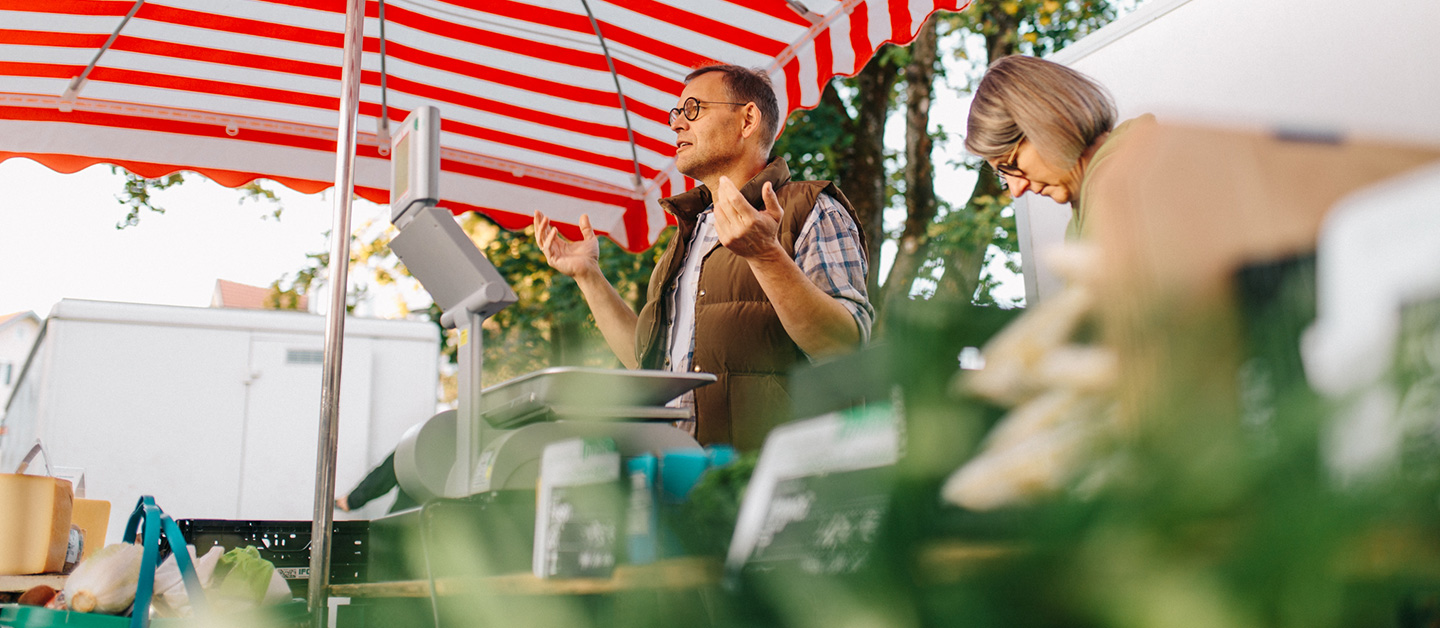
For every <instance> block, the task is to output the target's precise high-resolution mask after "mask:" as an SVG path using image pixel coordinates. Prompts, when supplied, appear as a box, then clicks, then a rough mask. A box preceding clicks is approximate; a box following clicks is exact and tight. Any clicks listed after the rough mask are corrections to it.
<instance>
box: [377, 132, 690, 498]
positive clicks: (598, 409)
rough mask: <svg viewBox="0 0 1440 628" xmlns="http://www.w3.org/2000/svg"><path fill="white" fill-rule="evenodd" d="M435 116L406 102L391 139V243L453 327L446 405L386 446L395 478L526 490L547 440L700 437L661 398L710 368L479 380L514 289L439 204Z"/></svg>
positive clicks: (426, 486) (418, 483) (639, 448)
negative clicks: (451, 401) (485, 337)
mask: <svg viewBox="0 0 1440 628" xmlns="http://www.w3.org/2000/svg"><path fill="white" fill-rule="evenodd" d="M439 146H440V114H439V110H437V109H436V108H435V107H430V106H426V107H420V108H417V109H416V110H415V111H413V112H412V113H411V114H410V116H409V117H408V118H406V119H405V122H404V123H403V124H402V125H401V127H400V129H399V131H398V132H397V133H396V134H395V135H394V136H393V139H392V141H391V147H392V148H391V164H392V169H393V170H392V175H393V176H392V187H391V205H390V206H391V216H390V221H391V222H392V223H394V225H395V226H396V228H398V229H399V230H400V233H399V235H397V236H395V238H394V239H393V240H392V241H391V242H390V248H391V249H392V250H393V251H395V254H396V255H398V256H399V257H400V260H401V262H403V263H404V264H405V266H406V268H408V269H409V270H410V274H411V275H413V276H414V277H415V278H416V279H418V280H419V281H420V283H421V285H423V286H424V287H425V289H426V290H427V291H429V292H430V295H431V296H432V297H433V298H434V300H435V304H436V305H438V306H439V307H440V308H441V310H442V312H443V314H442V315H441V317H440V321H441V324H442V325H444V326H445V327H447V328H458V329H460V330H461V338H462V340H461V346H460V351H459V354H458V362H459V369H460V373H459V393H458V399H457V400H458V404H457V405H458V407H457V409H456V410H453V411H447V412H442V413H440V414H438V415H435V416H434V417H432V418H430V419H429V420H427V421H425V422H423V423H420V424H417V425H415V426H414V427H412V428H411V429H410V430H409V431H407V432H406V433H405V435H404V436H403V437H401V440H400V443H399V445H398V446H397V447H396V450H395V475H396V478H397V479H398V481H399V483H400V486H401V488H402V489H404V490H405V492H406V493H408V494H410V495H411V496H412V497H414V498H415V499H416V501H419V502H421V503H424V502H426V501H429V500H433V499H437V498H464V497H468V496H471V495H476V494H479V493H485V492H489V491H506V490H521V489H523V490H530V491H533V490H534V489H535V482H536V479H537V478H538V475H539V461H540V456H541V453H542V451H543V450H544V448H545V446H546V445H548V444H550V443H553V442H556V441H560V440H566V439H570V438H598V437H608V438H611V439H613V440H614V441H615V443H616V445H617V446H618V448H619V450H620V455H621V456H626V457H629V456H636V455H640V454H643V453H652V452H657V451H667V450H674V449H699V448H700V444H699V443H698V442H696V441H695V439H694V438H692V437H691V436H690V435H689V434H688V433H687V432H685V431H682V430H680V429H677V428H675V427H674V426H673V425H672V424H671V422H673V421H676V420H680V419H688V418H689V417H690V415H689V411H688V410H686V409H684V408H671V407H666V405H665V404H666V403H668V402H669V401H671V400H672V399H674V398H676V397H678V396H680V395H682V394H684V393H685V392H687V391H689V390H691V389H693V388H696V387H698V386H702V385H705V384H708V383H710V382H713V381H715V376H714V375H712V374H709V373H676V372H672V371H648V370H622V369H593V368H573V367H560V368H549V369H544V370H541V371H537V372H534V373H530V374H528V375H523V376H521V377H517V378H515V379H512V380H510V381H507V382H504V383H501V384H498V385H495V386H492V387H490V388H488V389H482V387H481V379H480V373H481V364H482V361H483V357H484V353H483V350H482V342H481V323H482V322H484V320H485V319H486V318H488V317H490V316H492V315H494V314H495V313H496V312H499V311H500V310H502V309H504V308H505V307H506V306H508V305H510V304H512V303H514V302H515V301H516V296H515V292H514V291H513V290H511V289H510V286H509V285H508V284H506V282H505V280H504V278H502V277H501V276H500V273H499V272H497V271H496V270H495V267H494V266H493V265H491V263H490V261H489V260H488V259H486V258H485V255H484V254H483V253H482V252H481V251H480V250H479V249H478V248H476V247H475V244H474V243H473V242H471V241H470V238H469V237H468V236H466V234H465V232H464V231H463V230H462V229H461V228H460V225H459V224H457V223H456V222H455V218H454V216H453V215H451V213H450V212H449V211H446V210H443V209H440V208H438V207H436V203H437V202H438V201H439V198H440V194H439V177H440V152H439Z"/></svg>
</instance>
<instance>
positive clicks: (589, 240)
mask: <svg viewBox="0 0 1440 628" xmlns="http://www.w3.org/2000/svg"><path fill="white" fill-rule="evenodd" d="M580 235H581V236H582V237H581V239H579V240H576V241H571V240H567V239H566V238H565V236H563V235H560V230H559V229H557V228H556V227H555V225H553V224H551V223H550V218H549V217H547V216H545V214H542V213H540V212H538V211H537V212H535V243H536V244H537V245H539V246H540V252H542V253H544V254H545V262H546V263H548V264H550V267H551V268H554V269H555V270H558V271H560V272H561V273H562V274H564V275H565V276H567V277H575V276H576V275H579V274H581V273H585V272H588V271H590V270H599V268H600V241H599V240H597V239H596V238H595V230H594V229H593V228H591V227H590V215H589V214H581V216H580Z"/></svg>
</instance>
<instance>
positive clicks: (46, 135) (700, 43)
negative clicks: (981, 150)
mask: <svg viewBox="0 0 1440 628" xmlns="http://www.w3.org/2000/svg"><path fill="white" fill-rule="evenodd" d="M966 4H968V0H908V1H906V0H888V1H886V0H875V1H871V2H865V1H860V0H842V1H836V0H803V4H802V3H801V2H797V1H795V0H734V1H723V0H620V1H614V2H606V1H603V0H533V1H529V2H521V1H516V0H450V1H442V0H387V1H386V2H385V3H384V6H383V12H384V20H383V27H384V39H383V47H384V56H383V61H384V66H383V67H384V71H383V73H382V55H381V54H380V52H381V48H382V39H381V27H382V21H381V18H380V16H381V11H382V7H381V5H380V3H378V2H375V1H370V2H368V3H367V6H366V14H367V20H366V23H365V35H366V37H365V48H364V49H365V55H364V60H363V70H364V72H363V77H362V81H363V87H362V90H361V104H360V122H359V127H358V128H359V129H360V131H361V132H360V137H359V146H358V149H357V154H356V162H355V182H356V192H357V193H358V194H359V195H360V196H363V197H365V198H367V199H370V200H372V201H375V202H379V203H383V202H386V200H387V198H388V196H389V193H388V187H389V163H388V158H387V157H385V156H382V154H381V152H382V151H381V150H380V146H379V144H380V143H379V142H377V137H378V131H379V124H378V122H379V120H380V119H381V117H382V115H384V116H386V117H388V118H389V119H390V120H395V121H399V120H401V119H403V118H404V116H405V115H406V114H407V113H409V111H410V110H411V109H412V108H414V107H416V106H419V105H423V104H433V105H436V106H437V107H439V109H440V113H441V116H442V117H443V118H444V123H443V131H442V146H443V148H442V153H441V159H442V167H443V170H444V174H443V175H442V179H441V190H442V193H443V196H444V200H443V201H442V203H441V205H442V206H445V207H448V208H449V209H451V210H452V211H455V212H457V213H459V212H463V211H468V210H478V211H481V212H484V213H486V214H488V215H489V216H491V217H492V218H494V219H495V220H496V221H498V222H499V223H500V224H502V225H504V226H507V227H511V228H516V227H520V226H523V225H524V224H528V223H529V221H530V214H531V212H532V211H533V210H535V209H544V210H545V211H546V212H547V213H549V214H551V215H552V216H554V217H555V218H556V220H557V221H559V222H561V223H572V224H573V223H574V222H575V221H577V220H578V219H579V216H580V214H582V213H589V214H590V216H591V219H592V221H593V223H594V225H595V227H596V229H597V230H598V231H601V232H604V233H606V234H608V235H609V236H610V237H611V238H612V239H614V240H615V241H616V242H618V243H619V244H621V245H622V246H624V247H625V248H627V249H629V250H632V251H638V250H643V249H644V248H646V247H648V246H649V245H650V243H652V242H653V241H654V239H655V238H656V236H657V235H658V234H659V233H660V231H661V230H662V229H663V228H664V227H665V225H666V215H665V214H664V212H662V211H661V210H660V208H659V206H658V205H657V204H656V202H655V201H656V200H657V199H659V198H661V197H663V196H667V195H670V194H674V193H677V192H680V191H683V190H684V189H685V188H687V187H689V186H690V185H693V182H690V181H687V180H686V179H685V177H683V176H681V175H680V174H679V173H677V172H676V171H675V169H674V134H673V133H672V132H671V131H670V129H669V127H668V126H667V125H666V117H667V112H668V110H669V109H670V108H671V107H673V106H675V99H676V95H677V94H678V93H679V92H680V90H681V88H682V83H681V81H682V79H683V77H684V76H685V75H686V74H687V73H688V72H689V70H690V69H692V68H694V67H697V66H700V65H704V64H708V63H712V62H716V61H720V62H725V63H735V64H739V65H744V66H749V67H760V68H765V69H767V70H768V71H769V72H770V75H771V77H772V80H773V82H774V84H775V88H776V90H777V92H778V93H779V97H780V103H781V107H782V108H785V109H786V111H789V110H794V109H796V108H801V107H811V106H814V105H815V104H816V103H817V102H818V101H819V99H820V92H821V89H822V88H823V86H824V85H825V83H826V81H828V80H829V79H830V78H831V77H832V76H834V75H837V74H840V75H849V74H853V73H855V72H856V71H858V70H859V69H860V67H861V66H862V65H863V64H864V63H865V62H866V61H867V60H868V59H869V58H870V57H871V55H872V54H873V53H874V51H875V49H876V48H878V47H879V46H880V45H881V44H883V43H886V42H899V43H906V42H909V41H910V40H911V39H913V38H914V36H915V32H916V30H917V29H918V28H919V27H920V25H921V23H922V22H923V21H924V20H925V18H926V17H927V16H929V15H930V14H931V13H932V12H934V11H936V10H940V9H948V10H959V9H961V8H963V7H964V5H966ZM344 28H345V3H344V2H343V0H0V160H4V159H8V158H11V157H28V158H30V159H34V160H36V161H39V162H40V163H43V164H45V165H47V166H49V167H50V168H53V169H55V170H58V171H61V172H73V171H76V170H79V169H81V168H84V167H87V166H90V165H92V164H96V163H109V164H116V165H120V166H123V167H124V168H126V169H127V170H130V171H132V172H134V173H136V174H140V175H143V176H146V177H157V176H160V175H163V174H166V173H170V172H173V171H176V170H181V169H185V170H195V171H198V172H200V173H202V174H204V175H205V176H207V177H209V178H211V179H214V180H216V181H218V182H220V183H222V184H224V185H229V186H237V185H242V184H244V183H246V182H248V181H250V180H253V179H255V178H257V177H265V178H269V179H273V180H276V181H278V182H280V183H282V184H284V185H287V186H289V187H292V188H294V189H296V190H299V191H302V192H317V191H320V190H322V189H325V188H328V187H330V186H331V185H333V183H334V182H333V180H332V177H333V176H334V165H335V156H334V152H335V147H336V130H335V129H336V124H337V119H338V118H337V116H338V114H337V110H338V106H339V94H340V89H341V85H340V64H341V62H342V56H343V55H342V50H343V47H344V44H343V34H344ZM597 34H598V35H597ZM82 75H83V76H84V80H83V81H81V80H76V79H77V77H80V76H82ZM382 86H383V87H382ZM382 96H383V103H384V105H383V106H384V111H385V113H384V114H382Z"/></svg>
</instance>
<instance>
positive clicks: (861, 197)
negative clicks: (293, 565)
mask: <svg viewBox="0 0 1440 628" xmlns="http://www.w3.org/2000/svg"><path fill="white" fill-rule="evenodd" d="M882 50H883V49H882ZM885 56H886V55H884V54H876V55H875V57H874V58H873V59H871V60H870V62H869V63H867V64H865V68H864V69H862V70H861V71H860V73H859V74H857V75H855V83H856V94H855V119H854V126H853V129H854V133H855V135H854V137H855V144H854V146H853V147H852V154H851V158H850V159H848V160H844V161H842V163H841V164H840V168H839V171H840V173H841V181H842V185H843V187H842V188H841V189H842V190H844V192H845V196H846V197H847V198H849V199H850V204H851V205H853V206H854V207H855V213H856V214H857V216H858V218H859V219H860V228H861V229H863V230H864V231H865V238H866V241H867V244H868V246H867V247H866V253H867V254H868V256H869V257H868V259H869V260H870V272H869V276H868V277H867V278H866V281H867V283H868V284H869V285H868V288H869V293H870V294H872V295H875V294H879V283H880V277H879V272H878V267H879V263H878V262H879V258H880V244H881V243H882V242H884V240H885V228H884V223H883V221H882V218H883V216H884V213H885V206H886V205H887V203H886V202H885V200H886V199H885V118H886V117H887V115H888V114H889V112H890V95H891V93H892V92H893V91H894V90H895V83H896V81H898V80H899V77H900V74H899V71H898V70H899V69H898V68H896V67H895V66H894V65H892V64H890V63H888V62H886V61H885V60H884V58H885Z"/></svg>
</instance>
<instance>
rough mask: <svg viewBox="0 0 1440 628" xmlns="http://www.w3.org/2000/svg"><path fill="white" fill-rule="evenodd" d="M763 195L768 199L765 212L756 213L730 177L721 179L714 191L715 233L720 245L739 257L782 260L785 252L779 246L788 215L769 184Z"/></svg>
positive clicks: (762, 192) (763, 190)
mask: <svg viewBox="0 0 1440 628" xmlns="http://www.w3.org/2000/svg"><path fill="white" fill-rule="evenodd" d="M760 193H761V196H762V197H764V199H765V211H756V210H755V208H754V207H753V206H751V205H750V201H747V200H745V196H744V195H743V194H741V193H740V189H739V188H737V187H735V183H734V182H733V181H731V180H730V177H720V186H719V189H718V190H716V191H715V232H716V234H718V235H719V236H720V244H722V245H724V247H725V248H727V249H730V252H732V253H734V254H736V255H739V256H740V257H743V258H746V259H755V260H764V259H768V258H770V257H773V256H776V255H779V256H782V257H783V256H784V255H785V250H784V249H783V248H781V247H780V240H779V239H778V235H779V233H780V219H781V218H782V217H783V216H784V214H785V212H784V210H783V209H782V208H781V207H780V199H779V198H778V197H776V196H775V189H774V188H773V187H771V185H770V184H769V183H768V182H767V183H766V184H765V187H763V188H762V189H761V191H760Z"/></svg>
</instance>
